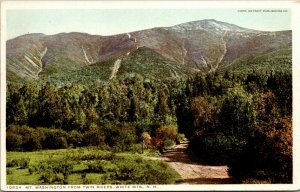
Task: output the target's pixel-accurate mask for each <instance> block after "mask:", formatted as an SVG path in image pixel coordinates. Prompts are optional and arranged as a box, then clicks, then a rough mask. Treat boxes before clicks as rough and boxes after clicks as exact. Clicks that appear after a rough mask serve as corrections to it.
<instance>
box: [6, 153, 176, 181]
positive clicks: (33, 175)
mask: <svg viewBox="0 0 300 192" xmlns="http://www.w3.org/2000/svg"><path fill="white" fill-rule="evenodd" d="M151 155H153V156H158V153H157V152H154V151H153V150H149V149H147V150H145V152H144V154H140V153H138V152H135V153H132V152H123V153H112V152H110V151H103V150H100V149H98V148H95V147H88V148H77V149H59V150H42V151H35V152H7V162H9V161H12V160H19V159H22V158H24V157H26V158H30V163H29V168H25V169H21V168H20V167H7V184H9V185H18V184H22V185H24V184H32V185H35V184H71V185H77V184H172V183H177V182H178V181H180V176H179V175H178V173H177V172H175V171H174V170H173V169H172V168H170V167H168V166H167V165H166V164H165V163H164V162H162V161H159V160H150V159H149V158H148V156H151ZM66 165H68V166H70V167H71V171H70V173H68V174H66V175H67V176H66V177H65V179H64V176H63V175H64V173H63V172H60V171H58V169H57V168H59V169H60V170H64V169H63V168H62V167H64V166H66ZM42 175H44V177H43V178H45V177H49V178H51V179H49V181H48V182H46V180H45V179H40V178H41V177H42ZM45 175H46V176H45ZM53 178H59V179H58V180H56V179H53Z"/></svg>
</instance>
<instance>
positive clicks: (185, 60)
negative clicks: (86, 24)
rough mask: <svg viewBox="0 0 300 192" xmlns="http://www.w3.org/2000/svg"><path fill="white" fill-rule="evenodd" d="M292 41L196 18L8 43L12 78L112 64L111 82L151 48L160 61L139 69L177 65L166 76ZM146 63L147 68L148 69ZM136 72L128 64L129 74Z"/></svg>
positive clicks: (224, 62)
mask: <svg viewBox="0 0 300 192" xmlns="http://www.w3.org/2000/svg"><path fill="white" fill-rule="evenodd" d="M291 45H292V34H291V31H279V32H267V31H257V30H252V29H245V28H242V27H239V26H236V25H232V24H229V23H224V22H220V21H216V20H201V21H193V22H188V23H183V24H180V25H176V26H173V27H165V28H153V29H147V30H142V31H135V32H131V33H124V34H119V35H113V36H98V35H89V34H86V33H75V32H74V33H60V34H56V35H44V34H28V35H23V36H19V37H17V38H14V39H11V40H8V41H7V42H6V46H7V57H6V61H7V77H8V79H9V80H15V79H22V78H39V77H41V76H43V77H45V76H48V75H53V74H56V73H60V72H61V71H69V70H82V69H84V68H85V67H87V66H93V65H102V66H101V67H102V68H103V67H106V68H108V69H105V71H110V76H109V77H106V78H102V77H98V78H100V79H101V78H102V79H104V80H108V79H112V78H115V77H117V76H118V72H119V71H121V69H122V63H123V64H124V62H123V61H124V60H126V58H127V60H128V57H129V56H130V55H131V56H132V53H135V52H136V50H140V49H142V50H143V51H140V52H139V54H134V55H135V56H138V55H140V54H144V56H147V54H148V56H149V52H151V58H152V61H153V60H156V59H155V58H153V57H158V58H159V59H157V61H156V62H158V63H152V64H151V67H150V66H142V67H141V65H140V67H139V68H140V69H139V72H141V73H145V74H146V73H148V71H152V73H153V74H156V73H159V71H161V70H168V69H170V70H171V71H172V69H173V72H170V73H168V74H167V76H170V77H171V76H172V77H173V76H176V75H177V76H182V75H188V74H189V73H193V72H195V71H200V70H201V71H206V72H209V71H215V70H217V69H218V68H219V67H220V66H221V65H223V66H224V65H230V63H232V62H234V61H235V60H237V59H240V58H242V57H247V56H250V55H256V54H265V53H268V52H272V51H275V50H278V49H283V48H288V47H291ZM146 50H147V51H146ZM162 58H164V59H162ZM122 60H123V61H122ZM137 60H138V59H135V58H133V57H130V59H129V60H128V62H127V63H128V64H127V65H126V66H130V65H131V66H132V67H133V68H134V66H138V65H139V64H137V63H133V62H136V61H137ZM163 60H164V62H162V61H163ZM129 61H130V62H129ZM107 62H110V63H109V64H108V63H107ZM159 62H160V63H159ZM143 67H146V68H147V70H144V71H143ZM150 69H151V70H150ZM132 70H133V69H132V68H130V67H126V71H127V72H129V73H130V72H131V71H132ZM133 71H134V70H133ZM154 71H156V72H154ZM174 71H175V72H174ZM123 72H124V67H123Z"/></svg>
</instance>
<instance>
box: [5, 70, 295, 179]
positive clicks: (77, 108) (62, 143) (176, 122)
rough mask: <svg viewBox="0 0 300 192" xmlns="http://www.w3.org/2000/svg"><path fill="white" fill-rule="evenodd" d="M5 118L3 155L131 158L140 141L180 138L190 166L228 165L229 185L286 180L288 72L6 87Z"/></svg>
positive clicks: (158, 145)
mask: <svg viewBox="0 0 300 192" xmlns="http://www.w3.org/2000/svg"><path fill="white" fill-rule="evenodd" d="M6 113H7V114H6V115H7V136H6V144H7V145H6V146H7V150H9V151H36V150H42V149H63V148H77V147H84V146H98V147H100V148H105V149H107V148H109V149H111V150H112V151H130V150H134V149H133V148H134V147H136V144H137V143H139V142H141V140H142V139H143V140H144V141H145V142H146V143H147V145H148V146H151V147H152V148H153V149H157V150H160V151H162V150H163V149H164V148H165V147H168V146H171V145H173V144H174V143H175V142H178V141H180V140H181V139H182V138H183V137H184V136H183V134H184V135H185V136H186V137H187V138H188V139H189V140H190V146H189V151H190V155H191V156H192V157H193V158H195V159H197V160H198V161H200V162H202V163H207V164H216V165H224V164H226V165H228V166H229V174H230V175H231V176H232V177H233V178H234V179H235V180H237V182H247V181H248V182H250V181H251V180H260V181H268V182H272V183H291V182H292V75H291V73H290V72H280V71H272V72H261V71H260V72H258V71H252V72H250V73H249V74H248V75H238V74H236V73H233V72H229V71H224V72H220V73H218V72H216V73H209V74H202V73H199V74H197V75H195V76H193V77H189V78H186V79H183V78H182V79H180V78H173V79H169V80H163V81H162V80H158V79H157V80H150V79H147V78H144V77H142V76H141V75H138V74H136V75H133V76H128V77H126V78H124V79H119V80H118V79H113V80H111V81H109V82H101V81H97V80H94V81H89V82H83V81H80V80H78V81H77V82H76V83H72V84H63V85H62V84H55V83H53V82H45V81H40V82H38V81H35V80H31V81H23V82H18V83H16V82H8V84H7V111H6Z"/></svg>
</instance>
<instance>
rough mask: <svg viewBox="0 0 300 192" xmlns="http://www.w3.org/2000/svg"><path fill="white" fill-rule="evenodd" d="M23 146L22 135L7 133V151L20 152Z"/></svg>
mask: <svg viewBox="0 0 300 192" xmlns="http://www.w3.org/2000/svg"><path fill="white" fill-rule="evenodd" d="M22 144H23V137H22V136H21V135H18V134H15V133H11V132H7V133H6V149H7V150H8V151H13V150H16V151H17V150H20V149H21V147H22Z"/></svg>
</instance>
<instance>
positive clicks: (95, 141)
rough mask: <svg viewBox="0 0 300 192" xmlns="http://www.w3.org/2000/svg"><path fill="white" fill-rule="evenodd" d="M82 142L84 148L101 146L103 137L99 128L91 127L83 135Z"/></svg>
mask: <svg viewBox="0 0 300 192" xmlns="http://www.w3.org/2000/svg"><path fill="white" fill-rule="evenodd" d="M82 141H83V144H84V145H85V146H103V145H105V143H104V141H105V135H104V133H103V131H102V130H101V129H100V128H98V127H91V128H90V129H89V130H88V131H86V132H85V133H84V134H83V137H82Z"/></svg>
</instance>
